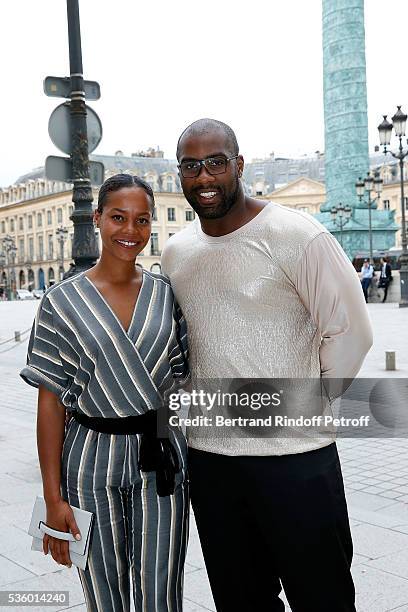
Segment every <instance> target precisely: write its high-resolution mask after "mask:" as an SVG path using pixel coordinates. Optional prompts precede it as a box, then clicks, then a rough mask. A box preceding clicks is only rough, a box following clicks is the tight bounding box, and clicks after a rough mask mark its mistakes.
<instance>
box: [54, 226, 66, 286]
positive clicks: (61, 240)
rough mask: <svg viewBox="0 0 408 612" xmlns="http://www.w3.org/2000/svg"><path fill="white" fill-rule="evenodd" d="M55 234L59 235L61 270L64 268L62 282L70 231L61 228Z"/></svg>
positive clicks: (61, 276)
mask: <svg viewBox="0 0 408 612" xmlns="http://www.w3.org/2000/svg"><path fill="white" fill-rule="evenodd" d="M55 233H56V235H57V240H58V243H59V247H60V260H61V268H62V274H60V280H62V279H63V278H64V243H65V241H66V239H67V236H68V230H67V228H66V227H62V226H61V227H59V228H58V229H57V231H56V232H55Z"/></svg>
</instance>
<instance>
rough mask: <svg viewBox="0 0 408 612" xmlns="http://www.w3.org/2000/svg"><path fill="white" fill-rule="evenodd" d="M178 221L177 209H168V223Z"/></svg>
mask: <svg viewBox="0 0 408 612" xmlns="http://www.w3.org/2000/svg"><path fill="white" fill-rule="evenodd" d="M175 220H176V209H175V208H168V209H167V221H175Z"/></svg>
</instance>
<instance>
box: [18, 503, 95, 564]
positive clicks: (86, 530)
mask: <svg viewBox="0 0 408 612" xmlns="http://www.w3.org/2000/svg"><path fill="white" fill-rule="evenodd" d="M71 508H72V511H73V513H74V517H75V520H76V523H77V525H78V528H79V531H80V533H81V540H79V541H77V540H76V539H75V538H74V536H73V535H72V533H66V532H65V531H57V530H56V529H52V528H51V527H48V526H47V525H46V523H45V521H46V514H47V508H46V505H45V501H44V498H43V497H37V499H36V500H35V503H34V508H33V515H32V517H31V522H30V527H29V528H28V534H29V535H31V536H33V542H32V544H31V550H38V551H41V552H42V551H43V537H44V534H45V533H47V534H48V535H50V536H52V537H54V538H59V539H60V540H68V541H69V556H70V558H71V561H72V563H73V564H74V565H76V566H77V567H80V568H81V569H85V567H86V562H87V558H88V550H89V541H90V538H91V531H92V525H93V519H94V514H93V512H87V511H86V510H81V509H80V508H76V507H75V506H71Z"/></svg>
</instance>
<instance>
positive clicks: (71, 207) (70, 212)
mask: <svg viewBox="0 0 408 612" xmlns="http://www.w3.org/2000/svg"><path fill="white" fill-rule="evenodd" d="M68 211H69V217H70V218H71V217H72V215H73V212H74V207H73V206H70V207H69V208H68Z"/></svg>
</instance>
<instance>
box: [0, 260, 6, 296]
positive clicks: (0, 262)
mask: <svg viewBox="0 0 408 612" xmlns="http://www.w3.org/2000/svg"><path fill="white" fill-rule="evenodd" d="M5 265H6V256H5V255H4V253H0V269H1V277H0V283H1V284H2V283H3V273H4V267H5ZM4 292H7V284H6V286H5V287H4ZM3 295H4V294H3V293H2V296H1V297H3Z"/></svg>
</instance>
